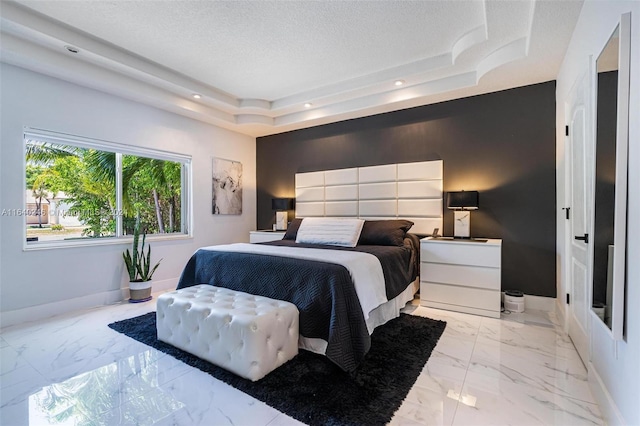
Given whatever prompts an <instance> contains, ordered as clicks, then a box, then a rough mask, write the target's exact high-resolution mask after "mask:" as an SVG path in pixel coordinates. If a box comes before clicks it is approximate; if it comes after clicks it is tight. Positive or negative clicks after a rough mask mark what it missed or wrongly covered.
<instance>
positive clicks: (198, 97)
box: [191, 93, 202, 99]
mask: <svg viewBox="0 0 640 426" xmlns="http://www.w3.org/2000/svg"><path fill="white" fill-rule="evenodd" d="M191 96H193V99H200V98H201V97H202V96H201V95H199V94H197V93H194V94H193V95H191Z"/></svg>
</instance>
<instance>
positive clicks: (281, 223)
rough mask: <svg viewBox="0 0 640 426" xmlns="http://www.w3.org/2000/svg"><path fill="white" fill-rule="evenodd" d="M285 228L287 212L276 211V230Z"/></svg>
mask: <svg viewBox="0 0 640 426" xmlns="http://www.w3.org/2000/svg"><path fill="white" fill-rule="evenodd" d="M286 229H287V212H276V231H285V230H286Z"/></svg>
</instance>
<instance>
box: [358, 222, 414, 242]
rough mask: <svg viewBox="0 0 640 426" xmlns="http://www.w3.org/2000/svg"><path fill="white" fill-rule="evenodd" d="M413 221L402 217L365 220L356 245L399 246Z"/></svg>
mask: <svg viewBox="0 0 640 426" xmlns="http://www.w3.org/2000/svg"><path fill="white" fill-rule="evenodd" d="M412 226H413V222H411V221H409V220H402V219H390V220H367V221H366V222H365V223H364V226H363V227H362V232H361V233H360V240H359V241H358V245H369V246H400V247H402V246H403V245H404V237H405V235H406V234H407V231H409V229H411V227H412Z"/></svg>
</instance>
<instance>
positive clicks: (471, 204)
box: [447, 191, 479, 238]
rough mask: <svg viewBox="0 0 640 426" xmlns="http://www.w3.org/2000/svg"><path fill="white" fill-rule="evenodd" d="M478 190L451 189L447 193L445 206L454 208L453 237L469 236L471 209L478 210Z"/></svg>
mask: <svg viewBox="0 0 640 426" xmlns="http://www.w3.org/2000/svg"><path fill="white" fill-rule="evenodd" d="M478 199H479V194H478V191H452V192H449V193H447V208H448V209H450V210H454V212H453V217H454V226H453V237H454V238H470V232H469V230H470V228H471V210H478V205H479V203H478Z"/></svg>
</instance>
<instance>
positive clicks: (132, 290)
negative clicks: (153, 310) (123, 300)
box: [129, 280, 153, 303]
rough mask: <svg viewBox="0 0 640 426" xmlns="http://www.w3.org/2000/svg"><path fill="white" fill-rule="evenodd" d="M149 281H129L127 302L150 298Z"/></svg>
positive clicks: (150, 283) (150, 284) (142, 300)
mask: <svg viewBox="0 0 640 426" xmlns="http://www.w3.org/2000/svg"><path fill="white" fill-rule="evenodd" d="M152 284H153V280H151V281H129V297H130V298H129V302H131V303H138V302H146V301H147V300H151V287H152Z"/></svg>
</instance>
